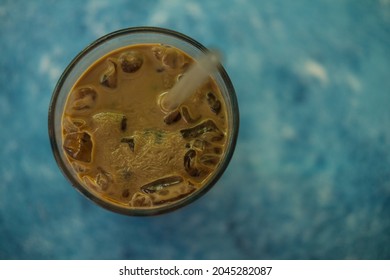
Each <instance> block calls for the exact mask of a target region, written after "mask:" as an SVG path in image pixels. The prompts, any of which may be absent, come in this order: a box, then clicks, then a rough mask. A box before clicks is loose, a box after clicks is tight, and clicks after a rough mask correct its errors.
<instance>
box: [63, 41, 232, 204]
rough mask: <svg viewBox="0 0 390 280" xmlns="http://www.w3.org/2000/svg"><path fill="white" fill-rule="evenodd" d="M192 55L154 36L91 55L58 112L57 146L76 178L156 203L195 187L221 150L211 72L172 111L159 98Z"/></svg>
mask: <svg viewBox="0 0 390 280" xmlns="http://www.w3.org/2000/svg"><path fill="white" fill-rule="evenodd" d="M193 62H194V61H193V59H192V58H191V57H189V56H188V55H186V54H185V53H183V52H181V51H180V50H178V49H176V48H173V47H169V46H162V45H158V44H144V45H133V46H129V47H126V48H122V49H118V50H115V51H113V52H111V53H109V54H107V55H106V56H105V57H102V58H101V59H100V60H98V61H96V62H95V63H94V64H93V65H92V66H91V67H90V68H89V69H87V71H85V73H83V75H82V76H81V77H80V79H79V80H78V81H77V82H76V84H75V85H74V86H73V88H72V89H71V92H70V94H69V96H68V99H67V103H66V106H65V110H64V113H63V118H62V133H63V135H62V137H63V149H64V152H65V154H66V155H67V158H68V160H69V162H70V163H71V165H72V166H73V168H74V171H75V172H76V174H77V176H78V177H79V179H80V183H81V184H82V185H83V186H84V187H85V188H87V189H88V190H89V191H90V192H91V193H94V194H95V195H96V196H98V197H100V198H101V199H103V200H105V201H107V202H110V203H115V204H117V205H119V206H121V207H125V208H130V209H131V208H144V207H159V206H163V205H166V204H169V203H173V202H177V201H179V200H180V199H183V198H185V197H187V196H188V195H190V194H192V193H195V192H197V191H198V190H200V189H201V188H202V187H203V186H204V185H205V184H206V183H207V181H208V180H209V179H210V178H211V177H212V175H213V172H215V170H216V169H217V167H218V165H219V164H220V161H221V158H223V157H224V155H225V144H226V138H227V137H226V136H227V129H228V127H227V123H228V122H227V112H226V105H225V102H224V99H223V97H222V95H221V93H220V91H219V89H218V87H217V85H216V83H215V81H214V80H213V79H211V78H210V79H209V81H208V82H207V83H205V84H204V85H203V86H202V87H200V88H199V89H198V90H197V91H196V92H195V93H194V94H193V95H192V96H191V97H190V98H188V100H186V102H184V103H183V104H182V105H181V106H180V107H179V108H178V109H177V110H176V111H173V112H168V113H166V112H164V111H163V110H162V109H161V107H160V106H159V103H158V100H159V97H160V96H161V94H162V93H164V92H166V91H168V90H169V89H170V88H171V87H172V86H173V85H174V84H175V83H176V82H177V80H178V79H180V76H181V75H185V71H186V69H188V67H189V66H190V65H191V64H192V63H193Z"/></svg>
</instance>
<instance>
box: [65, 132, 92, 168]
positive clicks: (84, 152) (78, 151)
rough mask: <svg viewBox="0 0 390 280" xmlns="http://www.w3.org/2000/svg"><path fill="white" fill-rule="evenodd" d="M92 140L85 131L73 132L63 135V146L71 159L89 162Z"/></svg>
mask: <svg viewBox="0 0 390 280" xmlns="http://www.w3.org/2000/svg"><path fill="white" fill-rule="evenodd" d="M92 146H93V144H92V140H91V136H90V135H89V134H88V133H87V132H74V133H69V134H67V135H66V136H65V140H64V144H63V148H64V150H65V152H66V153H67V154H68V155H69V156H70V157H71V158H73V159H75V160H78V161H83V162H90V161H91V156H92Z"/></svg>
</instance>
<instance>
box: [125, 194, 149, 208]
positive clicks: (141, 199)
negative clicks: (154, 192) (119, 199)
mask: <svg viewBox="0 0 390 280" xmlns="http://www.w3.org/2000/svg"><path fill="white" fill-rule="evenodd" d="M130 205H131V206H133V207H151V206H153V202H152V200H151V198H150V197H149V196H148V195H147V194H143V193H140V192H136V193H135V194H134V195H133V197H132V198H131V201H130Z"/></svg>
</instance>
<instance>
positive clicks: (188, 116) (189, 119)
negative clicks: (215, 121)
mask: <svg viewBox="0 0 390 280" xmlns="http://www.w3.org/2000/svg"><path fill="white" fill-rule="evenodd" d="M180 110H181V114H182V116H183V119H184V121H185V122H186V123H194V122H197V121H198V120H199V119H200V117H201V116H200V115H199V116H198V117H197V118H193V117H192V116H191V114H190V109H189V108H188V107H187V106H181V108H180Z"/></svg>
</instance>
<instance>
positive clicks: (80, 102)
mask: <svg viewBox="0 0 390 280" xmlns="http://www.w3.org/2000/svg"><path fill="white" fill-rule="evenodd" d="M96 98H97V93H96V91H95V89H93V88H92V87H82V88H79V89H76V90H75V91H73V92H72V95H71V100H72V101H71V104H72V105H71V106H72V109H73V110H76V111H81V110H87V109H91V108H92V107H93V106H94V105H95V102H96Z"/></svg>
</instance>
